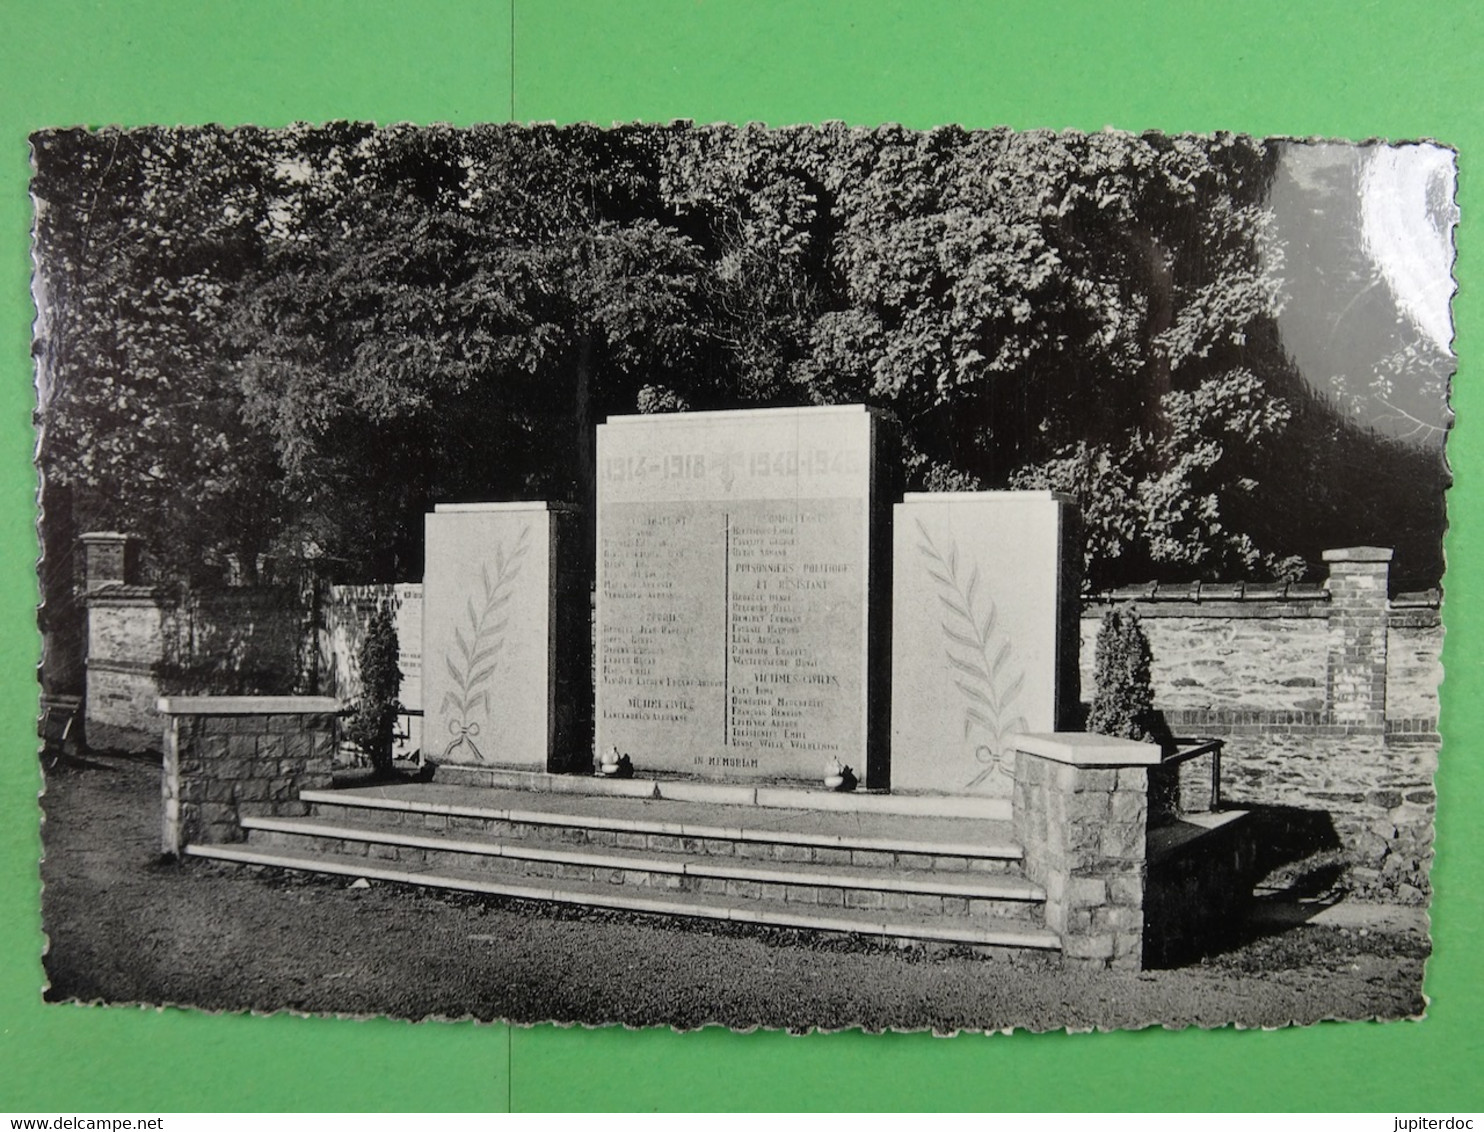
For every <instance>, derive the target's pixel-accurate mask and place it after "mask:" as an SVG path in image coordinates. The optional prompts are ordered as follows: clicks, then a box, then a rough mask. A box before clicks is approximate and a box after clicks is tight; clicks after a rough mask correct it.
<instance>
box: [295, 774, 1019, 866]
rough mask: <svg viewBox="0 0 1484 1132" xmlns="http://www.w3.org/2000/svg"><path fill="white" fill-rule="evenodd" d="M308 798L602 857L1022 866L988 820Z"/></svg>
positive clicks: (690, 805) (492, 795)
mask: <svg viewBox="0 0 1484 1132" xmlns="http://www.w3.org/2000/svg"><path fill="white" fill-rule="evenodd" d="M300 798H301V800H302V801H304V802H306V803H308V805H309V807H310V814H311V816H313V817H315V818H316V819H320V820H325V821H331V822H336V823H355V824H363V823H366V822H373V823H378V824H381V825H401V826H403V827H404V828H407V829H415V830H418V831H433V832H441V831H449V832H456V833H470V834H486V835H490V836H493V837H496V838H498V839H500V840H502V841H521V840H546V841H553V842H560V843H562V844H565V845H568V846H574V845H580V846H587V847H591V848H594V849H629V850H645V851H648V852H651V853H666V854H681V855H686V856H710V857H737V858H745V859H756V860H772V861H777V862H780V863H790V864H813V865H825V866H830V867H838V866H860V867H866V868H888V869H909V870H914V871H934V872H945V873H952V872H985V873H1007V874H1008V873H1011V872H1014V871H1016V870H1017V869H1018V866H1019V862H1020V860H1021V857H1022V852H1021V849H1020V847H1019V846H1018V845H1016V844H1015V842H1014V839H1013V837H1012V836H1011V832H1010V828H1009V824H1008V823H1005V822H997V821H988V820H982V819H966V818H954V817H948V818H942V817H910V816H903V815H895V814H848V813H838V812H823V813H812V812H808V811H803V810H798V809H770V808H765V807H754V806H738V805H725V804H713V803H698V802H684V801H676V800H655V799H650V798H643V799H634V798H629V799H620V798H614V797H606V798H576V797H569V796H566V795H562V794H555V793H532V792H525V791H520V790H493V789H477V788H449V787H437V786H433V785H430V784H404V785H393V786H383V787H365V788H358V789H342V790H313V791H304V792H303V793H302V794H301V795H300Z"/></svg>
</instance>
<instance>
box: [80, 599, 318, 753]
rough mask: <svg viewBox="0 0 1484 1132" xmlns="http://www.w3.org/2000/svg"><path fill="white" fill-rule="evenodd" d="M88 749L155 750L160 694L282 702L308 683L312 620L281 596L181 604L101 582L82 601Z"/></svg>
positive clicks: (298, 605) (181, 601)
mask: <svg viewBox="0 0 1484 1132" xmlns="http://www.w3.org/2000/svg"><path fill="white" fill-rule="evenodd" d="M87 608H88V622H87V650H88V651H87V697H86V705H87V706H86V720H87V735H88V742H89V744H90V745H91V746H92V747H94V748H96V749H99V750H107V749H118V750H128V751H139V750H146V749H154V748H157V747H158V746H159V742H160V734H161V731H160V726H161V721H160V718H159V715H158V714H157V712H156V710H155V705H156V702H157V701H158V699H159V697H160V696H161V695H172V694H177V693H200V694H220V695H226V694H288V693H291V692H294V691H296V690H299V689H300V688H301V687H303V686H304V684H305V682H306V680H307V679H308V677H307V675H306V668H307V666H308V663H309V661H308V657H307V656H306V643H307V642H308V640H309V639H310V634H309V626H310V624H311V621H312V613H311V611H310V610H309V609H307V608H306V605H305V603H304V602H303V601H302V600H301V595H300V594H299V593H298V592H297V591H295V590H293V589H287V588H267V587H264V588H251V589H249V588H240V589H228V590H222V591H215V592H209V593H200V594H193V595H190V596H189V597H182V596H181V595H178V594H175V593H173V592H171V591H168V590H164V589H159V588H155V587H152V586H137V585H127V584H123V583H116V582H110V583H107V584H104V585H101V586H95V587H93V588H92V589H90V591H89V592H88V595H87Z"/></svg>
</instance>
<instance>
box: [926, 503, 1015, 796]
mask: <svg viewBox="0 0 1484 1132" xmlns="http://www.w3.org/2000/svg"><path fill="white" fill-rule="evenodd" d="M916 522H917V530H918V533H919V534H920V535H921V536H922V541H920V542H919V543H918V544H917V549H918V552H919V553H921V554H922V556H923V558H924V559H925V562H924V568H925V569H926V570H927V572H928V575H929V576H930V577H931V578H932V579H933V581H935V582H937V583H938V602H939V604H940V605H941V606H942V607H943V613H944V618H943V620H942V621H941V622H940V624H941V625H942V628H943V636H944V639H945V642H946V643H945V644H944V647H943V652H944V655H945V656H946V657H947V659H948V663H949V665H950V666H951V667H952V668H953V670H954V673H955V675H954V677H953V683H954V686H955V687H956V688H958V690H959V692H960V694H961V695H962V697H963V700H964V738H965V739H968V738H969V736H970V735H971V734H973V732H974V729H975V728H976V727H977V728H978V729H980V730H981V731H982V732H983V733H984V735H985V736H986V737H987V739H988V742H986V743H982V744H980V745H979V747H978V748H977V749H976V751H975V757H976V758H977V759H978V760H979V762H980V763H982V764H984V769H983V770H981V771H980V772H979V774H978V775H976V776H975V777H974V779H973V780H972V781H971V782H970V783H969V785H970V786H977V785H979V784H980V783H981V782H983V781H984V780H985V779H986V778H988V777H989V776H990V775H991V774H993V773H994V772H995V771H997V770H1000V771H1003V769H1004V764H1005V740H1006V738H1008V737H1009V736H1011V735H1014V734H1017V733H1018V732H1021V731H1024V730H1025V727H1026V722H1025V717H1024V716H1023V715H1021V714H1020V713H1019V712H1017V711H1016V710H1015V708H1014V702H1015V700H1016V698H1017V697H1018V696H1019V695H1020V690H1021V687H1022V685H1023V684H1024V683H1025V673H1024V672H1023V671H1021V670H1019V669H1018V668H1017V667H1015V666H1014V665H1013V664H1012V661H1013V659H1014V654H1015V649H1014V646H1013V644H1012V643H1011V642H1010V641H1009V640H1008V639H1005V638H1004V635H1003V633H1001V632H1000V631H998V630H997V628H996V625H995V621H996V609H995V603H994V599H993V598H992V597H990V596H989V595H988V594H987V593H985V594H982V595H981V593H980V589H979V567H978V565H977V564H975V565H974V566H973V567H972V568H971V569H970V571H969V576H968V579H967V580H966V581H962V582H961V581H960V577H959V556H958V544H957V543H956V542H954V541H952V540H951V539H950V540H949V544H948V553H947V554H944V553H943V552H942V551H940V550H939V549H938V547H937V545H936V544H935V543H934V542H933V537H932V535H930V534H929V533H928V529H927V527H926V526H924V525H923V522H922V520H921V519H917V520H916ZM981 600H982V603H983V606H984V612H983V613H982V614H981V613H980V612H979V610H978V608H976V607H977V605H978V604H979V603H980V601H981Z"/></svg>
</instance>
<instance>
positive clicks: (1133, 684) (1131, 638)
mask: <svg viewBox="0 0 1484 1132" xmlns="http://www.w3.org/2000/svg"><path fill="white" fill-rule="evenodd" d="M1094 657H1095V663H1096V668H1095V674H1094V680H1095V682H1096V691H1095V692H1094V693H1093V697H1092V710H1091V711H1090V712H1088V715H1087V729H1088V730H1089V731H1095V732H1097V733H1098V734H1099V735H1112V736H1115V737H1117V738H1119V739H1144V740H1150V739H1154V738H1155V734H1156V730H1157V726H1156V722H1155V717H1154V681H1153V679H1152V678H1151V677H1150V674H1149V666H1150V662H1151V660H1152V654H1151V653H1150V651H1149V638H1148V637H1147V636H1146V635H1145V633H1144V627H1143V626H1142V625H1141V624H1140V623H1139V615H1138V614H1137V613H1135V612H1134V611H1133V610H1132V609H1110V610H1109V611H1108V612H1107V613H1105V614H1104V615H1103V624H1102V627H1101V628H1100V629H1099V630H1098V640H1097V650H1096V652H1095V653H1094Z"/></svg>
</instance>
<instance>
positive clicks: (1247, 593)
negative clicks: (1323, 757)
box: [1081, 552, 1443, 742]
mask: <svg viewBox="0 0 1484 1132" xmlns="http://www.w3.org/2000/svg"><path fill="white" fill-rule="evenodd" d="M1337 553H1348V552H1337ZM1363 565H1364V564H1363ZM1382 565H1384V564H1382ZM1376 572H1377V573H1378V574H1379V577H1378V578H1375V579H1373V584H1372V585H1371V586H1369V587H1367V588H1364V589H1360V590H1359V591H1358V592H1355V591H1352V593H1353V600H1352V601H1351V603H1350V605H1349V608H1350V609H1351V610H1358V615H1359V617H1360V618H1362V619H1366V618H1369V619H1371V620H1372V621H1373V622H1374V623H1375V624H1377V625H1378V626H1379V625H1385V626H1386V628H1385V633H1384V644H1383V643H1382V641H1381V640H1379V639H1376V638H1375V637H1374V635H1367V634H1366V632H1365V630H1366V629H1367V626H1366V625H1365V624H1364V620H1362V622H1361V623H1360V624H1359V626H1358V628H1357V627H1356V626H1355V619H1354V617H1352V616H1350V615H1349V614H1346V618H1347V619H1348V620H1347V623H1346V624H1344V625H1342V624H1340V623H1339V621H1338V620H1337V619H1336V616H1335V614H1336V607H1337V599H1336V596H1335V593H1334V592H1332V588H1331V587H1330V586H1246V587H1243V586H1233V585H1221V586H1216V585H1205V586H1193V585H1182V586H1155V585H1148V586H1139V587H1126V588H1124V589H1121V590H1116V591H1113V592H1110V593H1104V594H1097V595H1094V596H1093V597H1092V598H1091V599H1090V600H1088V601H1086V602H1085V603H1084V605H1083V610H1082V625H1081V644H1082V647H1081V679H1082V695H1083V699H1084V700H1088V699H1090V698H1091V696H1092V692H1093V688H1094V687H1095V683H1096V682H1095V680H1094V672H1095V664H1096V644H1097V635H1098V629H1099V627H1100V626H1101V623H1102V618H1103V615H1104V614H1105V613H1106V612H1107V611H1108V610H1109V609H1110V608H1112V607H1114V606H1115V605H1121V604H1128V605H1131V606H1132V607H1133V608H1134V609H1135V610H1136V611H1137V612H1138V614H1139V616H1140V618H1141V619H1142V620H1143V624H1144V631H1145V633H1146V634H1147V635H1148V637H1149V646H1150V650H1151V652H1152V653H1153V664H1152V673H1151V674H1152V676H1153V678H1154V699H1155V707H1156V708H1158V709H1159V710H1160V711H1162V712H1164V713H1165V715H1166V717H1167V718H1168V719H1169V721H1170V723H1171V725H1172V726H1173V727H1174V728H1175V730H1176V731H1177V732H1180V731H1182V730H1183V731H1188V732H1192V733H1214V734H1221V735H1234V734H1267V733H1280V734H1286V733H1322V732H1325V731H1333V732H1335V733H1340V734H1343V733H1346V732H1350V731H1355V730H1357V729H1358V730H1366V729H1371V730H1384V732H1385V733H1386V734H1387V735H1389V736H1391V737H1393V738H1394V739H1408V738H1410V739H1415V740H1416V741H1419V742H1427V741H1435V740H1436V732H1437V722H1438V685H1439V683H1440V682H1441V680H1442V675H1443V669H1442V644H1443V628H1442V618H1441V613H1440V609H1439V605H1440V596H1439V595H1438V594H1437V592H1436V591H1432V592H1430V593H1425V594H1409V595H1402V596H1400V597H1398V598H1396V599H1394V600H1390V601H1388V600H1387V597H1386V588H1385V574H1384V569H1379V570H1377V571H1376ZM1361 638H1364V643H1362V640H1361ZM1362 648H1363V649H1364V651H1365V653H1366V655H1365V656H1364V657H1363V658H1361V657H1360V656H1359V654H1358V652H1357V650H1359V649H1362ZM1347 657H1353V658H1354V665H1353V666H1355V667H1358V671H1356V672H1353V673H1351V672H1349V671H1348V670H1347V669H1346V663H1347V659H1346V658H1347ZM1377 676H1378V677H1379V682H1376V680H1375V677H1377ZM1337 681H1338V683H1337ZM1337 688H1338V689H1339V690H1340V691H1339V692H1338V693H1337V692H1336V689H1337ZM1337 694H1338V695H1340V696H1341V697H1344V696H1345V695H1347V694H1348V695H1349V696H1350V697H1351V698H1352V699H1354V698H1356V697H1357V696H1358V697H1359V698H1360V699H1362V700H1365V701H1366V702H1365V703H1363V704H1352V705H1351V710H1350V711H1349V712H1348V713H1346V712H1345V711H1344V709H1343V706H1342V705H1338V704H1337V703H1336V702H1335V698H1336V695H1337ZM1337 711H1338V712H1339V714H1337Z"/></svg>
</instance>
